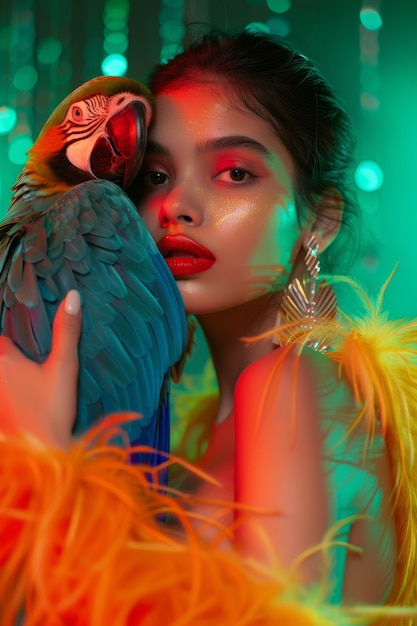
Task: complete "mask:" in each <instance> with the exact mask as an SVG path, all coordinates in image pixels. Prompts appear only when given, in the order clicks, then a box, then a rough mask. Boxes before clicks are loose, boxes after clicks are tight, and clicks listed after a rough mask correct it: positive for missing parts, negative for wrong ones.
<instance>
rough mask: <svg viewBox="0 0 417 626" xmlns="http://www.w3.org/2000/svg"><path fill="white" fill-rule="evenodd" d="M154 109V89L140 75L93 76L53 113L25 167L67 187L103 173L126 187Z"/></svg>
mask: <svg viewBox="0 0 417 626" xmlns="http://www.w3.org/2000/svg"><path fill="white" fill-rule="evenodd" d="M153 111H154V100H153V98H152V96H151V93H150V91H149V90H148V89H147V88H146V87H145V86H144V85H142V84H141V83H139V82H137V81H136V80H133V79H130V78H125V77H121V76H99V77H97V78H93V79H92V80H90V81H88V82H86V83H84V84H83V85H81V87H79V88H78V89H76V90H75V91H73V92H72V93H71V94H70V95H69V96H67V98H65V100H63V101H62V102H61V104H60V105H58V107H57V108H56V109H55V110H54V112H53V113H52V114H51V116H50V117H49V119H48V120H47V122H46V123H45V125H44V127H43V128H42V130H41V131H40V133H39V137H38V139H37V140H36V142H35V143H34V145H33V146H32V148H31V149H30V150H29V152H28V160H27V163H26V171H30V172H32V174H35V175H36V174H38V175H39V176H40V177H42V178H43V179H44V180H46V182H50V184H51V185H54V183H55V184H58V185H59V184H60V183H61V184H62V185H63V187H64V188H65V187H71V186H73V185H77V184H79V183H81V182H84V181H86V180H90V179H94V178H104V179H106V180H110V181H112V182H114V183H116V184H118V185H120V186H121V187H122V188H123V189H126V188H127V187H128V186H129V184H130V183H131V182H132V181H133V180H134V179H135V177H136V175H137V173H138V171H139V167H140V165H141V162H142V158H143V155H144V151H145V145H146V138H147V127H148V125H149V123H150V121H151V117H152V114H153Z"/></svg>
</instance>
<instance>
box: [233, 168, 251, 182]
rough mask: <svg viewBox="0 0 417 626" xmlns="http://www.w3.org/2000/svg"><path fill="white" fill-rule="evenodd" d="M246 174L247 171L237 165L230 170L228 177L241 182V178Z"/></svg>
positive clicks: (244, 177)
mask: <svg viewBox="0 0 417 626" xmlns="http://www.w3.org/2000/svg"><path fill="white" fill-rule="evenodd" d="M247 176H248V173H247V172H245V170H240V169H238V168H237V167H235V168H234V169H233V170H230V178H231V180H233V181H235V182H241V181H242V180H245V179H246V177H247Z"/></svg>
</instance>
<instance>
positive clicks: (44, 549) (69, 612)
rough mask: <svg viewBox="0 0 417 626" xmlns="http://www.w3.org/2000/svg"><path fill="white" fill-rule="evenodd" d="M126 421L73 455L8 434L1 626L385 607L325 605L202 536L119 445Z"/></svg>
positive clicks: (338, 613) (310, 623)
mask: <svg viewBox="0 0 417 626" xmlns="http://www.w3.org/2000/svg"><path fill="white" fill-rule="evenodd" d="M121 421H123V417H121V416H119V417H115V418H111V419H108V420H106V421H105V422H104V423H103V424H102V426H101V427H98V428H96V429H95V430H94V431H93V432H91V433H90V434H88V435H86V436H85V437H84V438H83V439H82V440H80V441H79V442H77V443H75V444H74V445H73V446H72V447H71V449H70V450H69V452H68V453H66V452H64V451H61V450H54V449H51V448H48V447H47V446H46V445H44V444H43V443H41V442H40V441H39V440H37V439H35V438H33V437H32V436H29V435H28V434H23V433H22V434H20V435H19V434H17V435H14V436H5V435H0V472H1V481H0V623H1V624H2V626H16V624H17V623H24V625H25V626H103V625H106V624H109V625H110V624H111V626H122V625H123V626H136V625H138V624H141V625H143V626H162V625H163V624H169V625H172V626H173V625H176V626H180V625H182V626H187V625H193V626H203V625H204V626H205V625H207V626H209V625H210V626H211V625H212V624H216V625H217V626H222V625H225V626H226V625H227V626H230V625H232V624H233V626H239V625H240V626H245V625H248V626H249V625H254V626H255V625H256V626H260V625H262V626H269V625H271V626H276V625H278V624H282V625H284V624H285V626H295V625H303V626H319V625H320V626H331V625H339V626H350V625H352V624H368V623H370V619H371V617H370V615H371V614H372V618H373V617H375V615H376V614H379V613H380V612H381V609H375V610H374V611H373V610H372V609H366V610H365V609H364V610H363V614H361V610H360V609H356V610H355V611H353V610H352V614H350V613H348V612H347V611H346V612H344V611H343V610H342V609H340V608H337V607H328V606H322V605H321V604H320V599H319V598H320V594H316V593H315V592H314V591H312V590H310V591H308V590H303V589H302V587H301V586H299V585H298V584H297V582H296V580H294V579H293V578H292V577H291V576H290V574H289V573H286V574H285V573H284V572H283V571H279V572H278V571H274V572H272V571H266V570H264V569H262V568H261V566H259V565H256V564H255V563H250V562H247V561H244V560H242V559H240V558H239V557H238V556H237V555H236V554H235V553H234V552H232V551H225V550H220V549H218V548H216V545H215V544H212V543H208V542H204V541H202V540H201V539H199V538H198V536H197V534H196V533H195V531H194V530H193V527H192V524H191V514H190V513H189V512H188V505H189V499H188V498H186V497H185V496H182V495H181V494H178V493H177V494H173V493H170V491H169V490H167V491H162V488H158V485H156V484H153V485H152V484H150V482H149V481H148V479H147V476H148V475H149V472H150V471H152V470H151V468H149V467H138V466H132V465H130V464H129V462H128V458H129V452H131V451H129V450H124V449H121V448H119V447H116V446H114V445H112V444H111V441H112V436H113V435H114V434H115V432H116V431H115V428H116V426H117V425H118V423H119V424H120V422H121ZM174 495H175V497H174ZM164 515H169V516H173V517H175V518H176V520H177V521H179V523H180V525H181V526H182V528H183V530H184V533H182V534H181V536H180V535H179V534H178V533H177V532H174V531H170V530H169V527H167V526H165V525H164V524H162V523H161V516H164ZM367 611H369V615H368V614H367ZM375 611H377V613H375ZM22 616H23V617H22ZM21 618H22V619H23V621H22V622H19V619H21Z"/></svg>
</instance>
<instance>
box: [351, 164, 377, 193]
mask: <svg viewBox="0 0 417 626" xmlns="http://www.w3.org/2000/svg"><path fill="white" fill-rule="evenodd" d="M355 182H356V184H357V186H358V187H359V189H362V191H376V190H377V189H379V188H380V187H381V186H382V184H383V182H384V174H383V172H382V169H381V167H380V166H379V165H378V163H376V162H375V161H366V160H365V161H361V162H360V163H359V164H358V166H357V167H356V170H355Z"/></svg>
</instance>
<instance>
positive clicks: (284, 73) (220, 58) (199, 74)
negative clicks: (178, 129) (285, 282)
mask: <svg viewBox="0 0 417 626" xmlns="http://www.w3.org/2000/svg"><path fill="white" fill-rule="evenodd" d="M190 82H192V83H193V82H215V83H216V85H219V86H220V87H223V86H224V87H226V89H227V96H228V98H229V99H232V101H233V103H234V104H237V106H239V105H240V106H242V105H243V106H244V107H246V108H247V109H248V110H250V111H252V112H254V113H255V114H256V115H258V116H259V117H261V118H263V119H265V120H266V121H268V122H269V124H270V125H271V127H272V129H273V130H274V132H276V134H277V135H278V137H280V139H281V141H282V142H283V143H284V145H285V146H286V148H287V150H288V151H289V153H290V154H291V155H292V157H293V159H294V162H295V166H296V181H295V182H296V184H295V194H296V208H297V212H298V215H299V218H300V217H302V216H305V215H306V214H307V213H313V214H314V213H317V207H318V205H319V203H320V200H321V199H322V198H323V195H324V194H325V193H326V192H328V191H329V189H332V188H333V189H337V191H338V193H339V194H340V196H341V198H342V199H343V202H344V211H343V215H342V228H341V229H340V231H341V232H340V234H339V235H338V237H337V238H336V240H335V242H334V243H333V244H332V245H331V246H329V248H328V254H327V259H323V258H322V266H323V269H325V271H329V269H330V266H331V267H332V269H333V271H334V269H335V267H334V266H335V263H334V261H335V260H340V259H341V257H343V258H344V259H345V258H346V254H345V253H346V252H349V253H350V252H352V250H353V248H354V242H355V239H356V241H357V237H355V235H357V232H358V226H359V223H358V217H359V215H358V210H357V205H356V203H355V202H354V199H353V194H352V193H351V192H350V191H349V185H348V172H349V166H350V164H351V161H352V155H353V148H354V141H353V136H352V132H351V124H350V119H349V117H348V115H347V113H346V111H345V109H344V107H343V105H342V104H341V102H340V101H339V100H338V99H337V97H336V95H335V93H334V91H333V89H332V88H331V86H330V85H329V84H328V83H327V82H326V81H325V80H324V78H323V77H322V75H321V74H320V72H319V71H318V69H317V68H316V67H315V66H314V64H313V63H312V62H311V61H310V60H309V59H307V58H306V57H305V56H304V55H302V54H300V53H299V52H297V51H296V50H295V49H294V48H292V47H291V46H290V45H289V44H288V43H287V42H284V41H282V40H278V39H276V38H274V37H273V36H270V35H265V34H264V33H262V34H260V33H254V32H249V31H243V32H240V33H237V34H233V35H227V34H225V33H222V32H220V31H217V30H215V31H210V32H209V33H205V34H203V35H200V36H198V38H197V39H196V38H195V37H194V36H191V38H190V40H189V41H188V42H186V43H185V46H184V51H183V52H180V53H179V54H178V55H177V56H175V57H174V58H173V59H172V60H170V61H169V62H168V63H161V64H160V65H158V66H157V67H156V68H155V69H154V71H153V73H152V74H151V77H150V80H149V87H150V89H151V91H152V92H153V94H154V95H158V93H160V92H162V91H164V90H165V89H166V88H167V87H171V86H174V87H180V86H181V85H184V84H188V83H190ZM336 213H337V216H335V219H338V220H340V211H335V214H336ZM328 214H330V210H329V211H327V212H326V215H328ZM344 234H345V235H346V234H347V235H349V244H348V245H347V246H346V245H345V243H344V241H343V240H344V239H345V237H343V235H344ZM336 248H339V249H338V250H336ZM340 248H341V249H340ZM330 255H331V257H332V262H331V263H330V259H329V256H330ZM323 256H324V255H323ZM349 260H350V261H351V260H352V259H349ZM323 261H324V264H323Z"/></svg>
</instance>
